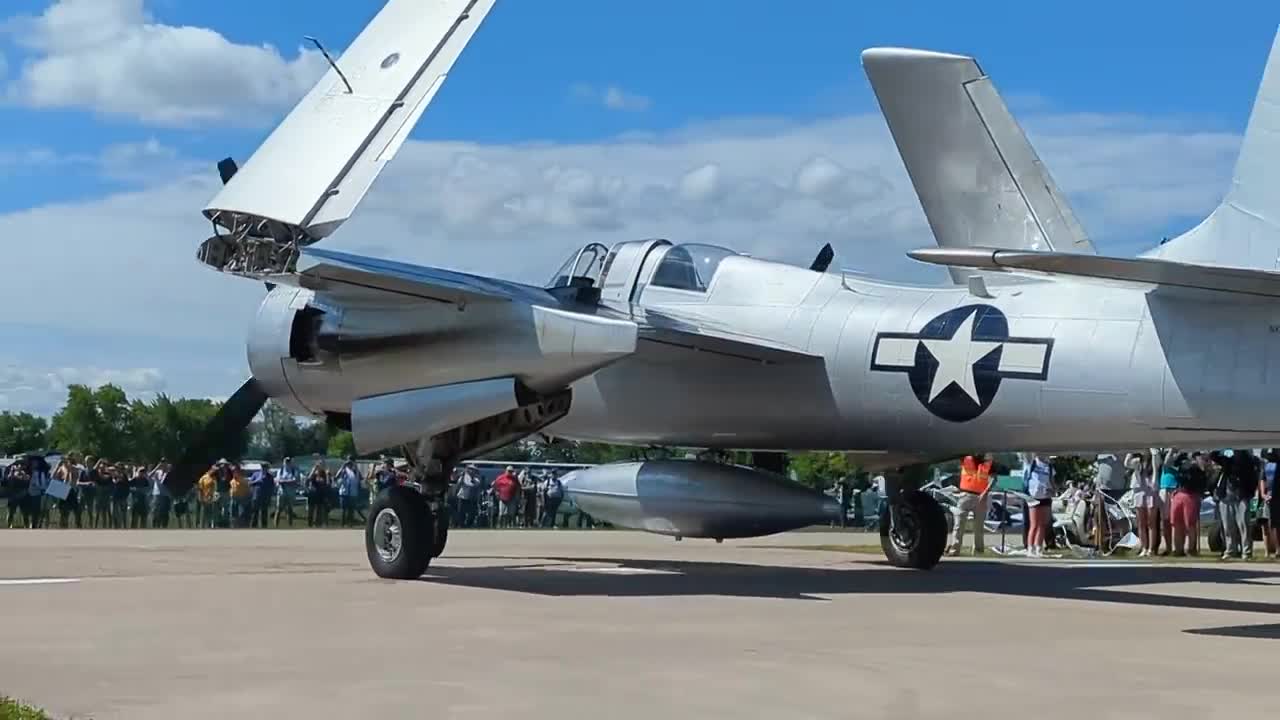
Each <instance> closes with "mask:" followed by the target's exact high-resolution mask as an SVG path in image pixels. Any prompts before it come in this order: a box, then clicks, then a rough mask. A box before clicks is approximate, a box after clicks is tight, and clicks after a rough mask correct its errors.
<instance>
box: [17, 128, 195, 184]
mask: <svg viewBox="0 0 1280 720" xmlns="http://www.w3.org/2000/svg"><path fill="white" fill-rule="evenodd" d="M0 168H12V169H15V170H16V169H25V170H54V171H57V172H59V173H68V172H81V173H86V174H89V175H92V176H94V177H99V178H104V179H107V180H112V181H115V182H118V183H122V184H126V185H139V184H142V185H155V184H158V183H159V182H162V181H165V180H169V179H173V178H175V177H182V176H185V175H187V174H190V173H194V172H199V171H202V170H206V171H207V167H206V163H199V162H195V161H192V160H190V159H187V158H183V157H182V156H181V155H179V153H178V151H177V150H176V149H174V148H173V147H170V146H168V145H165V144H163V143H161V142H160V141H159V140H157V139H155V138H149V139H146V140H141V141H138V142H124V143H114V144H111V145H107V146H105V147H103V148H102V149H101V150H99V151H98V152H94V153H64V152H59V151H57V150H54V149H52V148H48V147H27V148H8V149H3V148H0Z"/></svg>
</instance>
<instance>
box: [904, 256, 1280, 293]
mask: <svg viewBox="0 0 1280 720" xmlns="http://www.w3.org/2000/svg"><path fill="white" fill-rule="evenodd" d="M908 254H909V255H910V256H911V257H913V258H915V259H916V260H920V261H922V262H927V263H933V264H935V265H946V266H949V267H962V268H974V269H978V270H1003V271H1006V272H1022V273H1033V274H1042V275H1068V276H1072V277H1083V278H1096V279H1099V280H1108V281H1114V282H1127V283H1136V284H1140V285H1150V286H1156V287H1172V288H1185V289H1192V290H1207V291H1215V292H1225V293H1235V294H1240V295H1253V296H1259V297H1269V298H1270V297H1280V273H1278V272H1271V271H1268V270H1255V269H1251V268H1234V267H1223V266H1217V265H1197V264H1193V263H1183V262H1175V261H1172V260H1161V259H1159V258H1150V257H1139V258H1118V257H1106V256H1102V255H1080V254H1076V253H1060V252H1035V251H1029V250H1003V249H1000V248H990V247H975V248H925V249H922V250H913V251H911V252H910V253H908Z"/></svg>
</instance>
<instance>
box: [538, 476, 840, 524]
mask: <svg viewBox="0 0 1280 720" xmlns="http://www.w3.org/2000/svg"><path fill="white" fill-rule="evenodd" d="M563 482H564V487H565V491H566V492H567V493H568V494H569V496H570V497H572V498H573V501H574V503H576V504H577V506H578V507H579V508H581V509H582V510H583V512H586V513H587V514H588V515H591V516H592V517H594V518H598V519H600V520H604V521H605V522H609V523H612V524H614V525H618V526H621V527H626V528H633V529H636V530H647V531H649V532H652V533H658V534H660V535H675V536H679V537H702V538H716V539H723V538H746V537H758V536H761V535H771V534H773V533H779V532H785V531H787V530H795V529H797V528H802V527H807V526H809V525H816V524H821V523H829V522H831V521H833V520H836V519H838V518H839V517H840V504H839V503H838V502H836V501H834V500H832V499H831V498H829V497H827V496H826V495H823V494H822V493H820V492H817V491H815V490H811V489H809V488H807V487H804V486H802V485H798V484H796V483H793V482H791V481H789V480H787V479H786V478H783V477H782V476H779V475H774V474H772V473H768V472H764V471H762V470H755V469H752V468H748V467H742V466H739V465H725V464H721V463H713V462H703V461H699V460H650V461H646V462H629V463H613V464H609V465H599V466H596V467H592V468H586V469H583V470H575V471H573V472H571V473H568V474H567V475H565V477H564V479H563Z"/></svg>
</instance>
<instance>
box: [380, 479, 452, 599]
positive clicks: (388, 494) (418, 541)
mask: <svg viewBox="0 0 1280 720" xmlns="http://www.w3.org/2000/svg"><path fill="white" fill-rule="evenodd" d="M436 525H437V523H436V521H435V514H434V513H433V512H432V511H431V508H430V507H428V506H427V502H426V499H425V498H424V497H423V496H422V494H421V493H419V492H417V491H416V490H413V489H411V488H407V487H403V486H396V487H392V488H389V489H388V490H386V491H384V492H382V493H379V494H378V496H377V497H376V498H374V501H373V504H372V505H371V506H370V508H369V519H368V521H367V522H366V523H365V529H364V546H365V552H366V554H367V555H368V556H369V566H370V567H372V568H373V572H374V574H375V575H377V576H378V577H382V578H389V579H392V580H414V579H417V578H419V577H421V576H422V573H424V572H426V570H427V567H428V566H429V565H430V564H431V558H433V557H436V556H438V555H439V554H440V552H442V551H443V550H444V535H443V533H444V532H447V531H441V530H437V528H436Z"/></svg>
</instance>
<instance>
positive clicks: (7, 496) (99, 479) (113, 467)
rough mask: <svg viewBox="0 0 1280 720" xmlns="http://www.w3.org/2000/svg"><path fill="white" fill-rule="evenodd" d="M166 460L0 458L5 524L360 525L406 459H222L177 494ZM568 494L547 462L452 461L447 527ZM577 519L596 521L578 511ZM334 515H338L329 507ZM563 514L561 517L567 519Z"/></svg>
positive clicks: (514, 513) (541, 516) (505, 519)
mask: <svg viewBox="0 0 1280 720" xmlns="http://www.w3.org/2000/svg"><path fill="white" fill-rule="evenodd" d="M170 469H171V467H170V464H169V463H168V462H167V461H166V460H163V459H162V460H161V461H160V462H159V463H158V464H156V465H153V466H151V465H137V464H132V463H118V462H111V461H109V460H107V459H104V458H94V457H92V456H87V457H80V456H78V455H76V454H69V455H66V456H64V457H61V458H56V459H55V462H54V464H53V465H52V466H51V465H50V462H49V459H47V458H46V457H42V456H39V455H31V456H26V457H22V458H17V459H15V460H13V461H12V462H10V463H9V464H8V466H7V467H0V499H3V505H2V506H0V507H3V508H4V509H6V510H7V516H6V517H5V521H4V525H5V526H7V527H10V528H13V527H28V528H38V527H47V526H57V527H63V528H71V527H74V528H116V529H125V528H148V527H150V528H169V527H178V528H247V527H253V528H266V527H281V526H287V527H294V526H295V524H296V525H297V526H303V525H305V526H308V527H327V526H329V525H336V526H341V527H356V526H363V525H364V523H365V518H366V511H367V508H368V505H369V501H370V498H371V497H372V496H373V495H376V494H377V493H379V492H381V491H383V490H385V489H387V488H389V487H391V486H393V485H398V484H401V483H405V482H407V481H408V480H409V466H408V464H407V463H404V462H399V463H397V462H395V461H393V460H392V459H390V458H384V459H382V460H380V461H378V462H376V463H373V464H372V465H371V464H370V463H367V462H364V461H358V460H357V459H356V458H354V457H349V458H346V459H345V460H344V461H341V462H340V463H338V464H337V467H336V469H333V468H331V466H330V462H329V461H327V460H324V459H319V460H317V461H316V462H314V463H312V464H311V465H310V467H309V468H308V469H306V470H303V469H302V468H300V467H299V465H298V464H297V463H295V462H294V460H293V458H288V457H286V458H284V460H283V461H282V462H281V464H280V465H279V467H273V466H272V465H271V464H270V463H266V462H261V463H246V464H244V465H241V464H238V463H232V462H230V461H228V460H226V459H220V460H218V461H217V462H216V463H214V464H213V465H212V466H211V467H210V468H209V469H208V471H207V472H205V473H204V474H203V475H201V477H200V479H199V480H198V481H197V482H196V484H195V486H194V487H193V488H191V489H190V490H189V491H187V492H185V493H183V494H182V495H178V496H175V495H174V494H173V493H172V492H171V490H170V489H169V487H168V486H167V485H166V483H165V479H166V477H167V476H168V473H169V471H170ZM564 498H565V492H564V485H563V484H562V483H561V481H560V478H559V475H558V473H556V472H554V471H552V470H542V471H532V472H531V471H530V470H529V469H528V468H525V469H522V470H521V471H520V472H518V473H517V472H516V471H515V469H514V468H513V467H510V466H509V467H507V468H506V469H505V470H504V471H503V472H502V473H501V474H499V475H498V476H497V478H496V479H495V480H493V481H492V482H489V481H487V480H486V479H485V477H484V476H483V474H482V473H481V472H480V471H479V470H478V469H477V468H476V467H475V466H472V465H464V466H461V467H459V468H457V469H456V470H455V471H454V474H453V482H452V483H451V485H450V488H449V494H448V506H449V512H450V516H451V517H450V520H451V522H450V524H451V525H452V526H454V527H468V528H470V527H492V528H532V527H556V526H557V515H558V514H559V513H560V511H561V507H562V501H563V500H564ZM576 514H577V515H578V518H577V526H578V527H594V525H595V523H594V521H592V519H591V518H590V517H588V516H586V515H583V514H582V513H576ZM335 515H336V517H335ZM569 522H570V515H569V514H564V518H563V523H562V524H561V525H560V526H561V527H568V526H569Z"/></svg>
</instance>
